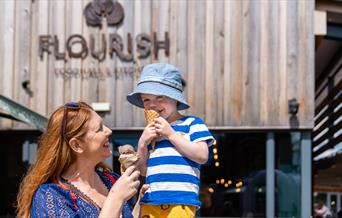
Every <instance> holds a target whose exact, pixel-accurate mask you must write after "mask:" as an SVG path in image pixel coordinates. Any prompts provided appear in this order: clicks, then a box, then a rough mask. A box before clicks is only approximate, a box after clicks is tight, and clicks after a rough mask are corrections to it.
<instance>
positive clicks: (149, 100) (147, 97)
mask: <svg viewBox="0 0 342 218" xmlns="http://www.w3.org/2000/svg"><path fill="white" fill-rule="evenodd" d="M141 99H142V101H143V103H144V108H145V109H147V110H155V111H157V112H158V113H159V114H160V116H161V117H163V118H164V119H166V120H168V118H170V117H171V116H172V115H174V114H175V113H177V112H178V110H177V101H176V100H174V99H172V98H169V97H166V96H164V95H151V94H141Z"/></svg>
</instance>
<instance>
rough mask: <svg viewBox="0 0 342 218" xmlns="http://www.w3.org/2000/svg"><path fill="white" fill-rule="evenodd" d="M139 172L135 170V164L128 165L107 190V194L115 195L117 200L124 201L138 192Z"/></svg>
mask: <svg viewBox="0 0 342 218" xmlns="http://www.w3.org/2000/svg"><path fill="white" fill-rule="evenodd" d="M139 175H140V172H139V171H137V170H135V166H130V167H128V168H127V169H126V171H125V172H124V173H123V174H122V175H121V177H120V178H119V179H118V180H117V181H116V182H115V184H114V185H113V187H112V188H111V189H110V191H109V194H108V196H109V195H113V196H115V198H116V199H117V200H118V201H122V202H125V201H127V200H129V199H130V198H131V197H132V196H133V195H134V194H136V193H137V192H138V188H139V185H140V182H139Z"/></svg>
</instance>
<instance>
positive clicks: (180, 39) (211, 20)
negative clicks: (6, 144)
mask: <svg viewBox="0 0 342 218" xmlns="http://www.w3.org/2000/svg"><path fill="white" fill-rule="evenodd" d="M89 2H91V0H72V1H71V0H59V1H54V0H46V1H40V0H38V1H28V0H25V1H11V0H4V1H0V50H1V53H0V93H1V94H2V95H5V96H7V97H10V98H11V99H14V100H15V101H17V102H19V103H21V104H23V105H25V106H27V107H29V108H31V109H33V110H35V111H37V112H39V113H41V114H43V115H45V116H48V115H49V114H51V112H52V111H53V110H54V109H55V108H56V107H57V106H59V105H61V104H63V103H64V102H67V101H77V100H82V101H86V102H89V103H91V102H110V104H111V111H110V112H107V113H103V114H101V115H102V116H103V117H104V119H105V122H106V124H107V125H108V126H110V127H112V128H131V127H142V126H143V125H144V119H143V114H142V111H141V110H140V109H138V108H136V107H133V106H132V105H130V104H129V103H128V102H127V101H126V95H127V94H128V93H130V92H131V91H132V90H133V87H134V85H135V84H136V83H137V81H138V77H139V73H138V72H128V71H125V70H119V71H118V72H116V74H115V75H114V76H111V77H107V78H105V79H97V78H82V77H80V76H79V77H71V78H64V77H63V76H61V75H60V74H58V73H56V69H69V68H77V69H90V68H92V69H101V70H102V71H106V69H110V70H111V71H112V72H113V69H114V68H121V69H123V68H125V67H135V68H138V67H141V66H144V65H146V64H149V63H155V62H168V63H171V64H174V65H175V66H177V67H178V68H179V69H181V71H182V72H183V76H184V78H185V79H186V81H187V87H186V90H185V95H186V98H187V101H188V102H189V103H190V105H191V108H190V109H189V110H187V111H185V113H186V114H193V115H197V116H200V117H202V118H203V119H204V120H205V121H206V123H207V124H208V125H209V126H211V127H217V128H223V129H230V128H232V129H235V128H242V129H248V128H253V129H254V128H285V129H286V128H290V127H293V126H291V125H290V116H289V114H288V100H289V99H292V98H296V99H297V100H298V101H299V104H300V106H299V112H298V114H297V118H296V119H297V123H298V127H299V128H312V127H313V116H314V69H313V66H314V58H313V55H314V38H313V13H314V1H313V0H307V1H262V0H260V1H255V0H245V1H240V0H234V1H233V0H231V1H225V0H215V1H211V0H206V1H186V0H179V1H172V0H163V1H159V0H136V1H130V0H119V3H120V4H121V5H122V6H123V8H124V13H125V18H124V22H123V25H122V26H119V27H108V26H107V25H106V24H105V22H104V26H103V27H102V29H100V28H98V27H89V26H87V24H86V20H85V17H84V16H83V9H84V8H85V6H86V5H87V4H88V3H89ZM153 32H157V37H158V40H159V41H164V32H168V33H169V38H170V54H169V56H167V55H165V53H164V50H163V49H161V50H160V51H159V54H158V59H156V58H154V57H153V55H151V56H149V57H148V58H145V59H139V58H137V56H136V55H135V57H134V60H135V62H134V63H133V62H122V61H120V60H119V59H118V58H117V57H115V56H116V55H114V58H110V57H109V55H108V49H107V54H106V60H105V61H103V62H99V61H97V60H96V59H94V58H92V56H91V55H90V53H89V54H88V56H87V58H85V59H84V60H82V59H70V58H68V57H67V59H68V60H67V61H66V62H64V61H61V60H55V58H54V56H53V55H47V54H44V59H43V60H41V59H40V57H39V54H38V46H39V45H38V36H39V35H43V34H49V35H56V36H57V37H58V39H59V43H60V50H62V51H65V47H64V44H65V41H66V40H67V38H68V37H69V36H70V35H72V34H81V35H83V37H84V38H85V39H86V41H87V43H88V47H89V44H90V37H89V35H90V34H94V35H95V40H96V45H95V47H96V48H101V46H103V45H102V43H101V41H100V39H101V37H102V35H101V34H104V35H105V36H106V39H107V40H108V35H109V34H110V33H118V34H119V35H120V36H121V37H122V38H123V42H124V51H125V52H127V33H131V35H132V37H133V53H136V47H135V37H136V35H138V34H139V33H147V34H149V35H151V36H152V33H153ZM107 46H108V43H107ZM25 80H27V81H29V82H30V84H29V88H30V89H31V91H32V93H31V94H30V93H29V92H28V91H25V90H24V89H23V88H22V85H21V84H22V82H23V81H25ZM0 128H1V129H8V128H9V129H11V128H14V129H17V128H23V129H26V128H30V127H28V126H27V125H23V124H19V123H18V122H12V121H10V120H5V119H0Z"/></svg>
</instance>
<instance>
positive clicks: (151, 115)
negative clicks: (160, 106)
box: [144, 109, 159, 151]
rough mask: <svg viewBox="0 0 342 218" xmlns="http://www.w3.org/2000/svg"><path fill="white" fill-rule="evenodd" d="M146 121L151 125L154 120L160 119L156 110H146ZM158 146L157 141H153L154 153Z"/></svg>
mask: <svg viewBox="0 0 342 218" xmlns="http://www.w3.org/2000/svg"><path fill="white" fill-rule="evenodd" d="M144 112H145V120H146V124H150V123H152V122H153V120H154V118H157V117H159V113H158V112H157V111H155V110H146V109H145V111H144ZM155 145H156V140H152V141H151V146H152V151H154V147H155Z"/></svg>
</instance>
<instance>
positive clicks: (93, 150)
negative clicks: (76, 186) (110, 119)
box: [82, 111, 112, 162]
mask: <svg viewBox="0 0 342 218" xmlns="http://www.w3.org/2000/svg"><path fill="white" fill-rule="evenodd" d="M86 128H88V131H87V133H86V135H85V136H84V138H83V139H82V144H83V149H84V152H83V154H84V155H86V156H87V158H89V159H93V160H95V161H96V162H97V161H98V162H101V161H104V160H105V159H106V158H108V157H110V156H111V155H112V150H111V148H110V146H109V136H110V135H111V134H112V130H110V129H109V128H108V127H107V126H105V125H104V124H103V120H102V118H101V117H100V116H99V115H98V114H97V113H96V112H94V111H92V112H91V117H90V119H89V121H88V124H87V127H86Z"/></svg>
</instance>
